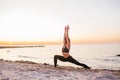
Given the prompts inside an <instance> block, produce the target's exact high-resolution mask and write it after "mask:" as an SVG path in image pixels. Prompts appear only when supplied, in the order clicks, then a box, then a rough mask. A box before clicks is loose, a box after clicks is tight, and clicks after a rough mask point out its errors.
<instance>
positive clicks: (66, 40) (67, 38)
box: [64, 25, 70, 48]
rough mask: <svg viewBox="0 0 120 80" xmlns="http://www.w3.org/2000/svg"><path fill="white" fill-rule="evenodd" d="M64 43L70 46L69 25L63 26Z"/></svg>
mask: <svg viewBox="0 0 120 80" xmlns="http://www.w3.org/2000/svg"><path fill="white" fill-rule="evenodd" d="M64 44H65V45H66V46H67V47H68V48H70V38H69V25H67V26H65V31H64Z"/></svg>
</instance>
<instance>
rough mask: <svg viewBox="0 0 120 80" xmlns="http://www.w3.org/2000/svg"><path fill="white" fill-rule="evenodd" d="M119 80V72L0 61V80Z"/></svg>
mask: <svg viewBox="0 0 120 80" xmlns="http://www.w3.org/2000/svg"><path fill="white" fill-rule="evenodd" d="M63 79H66V80H81V79H82V80H120V70H106V69H91V70H85V69H83V68H75V67H71V66H58V67H56V68H55V67H54V66H53V65H50V64H46V63H44V64H41V63H34V62H30V61H8V60H3V59H0V80H63Z"/></svg>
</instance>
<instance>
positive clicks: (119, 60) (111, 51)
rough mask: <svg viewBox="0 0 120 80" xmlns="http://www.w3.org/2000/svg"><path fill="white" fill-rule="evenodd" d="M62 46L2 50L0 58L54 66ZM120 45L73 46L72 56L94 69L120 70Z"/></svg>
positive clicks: (69, 64)
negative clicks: (54, 59) (118, 55)
mask: <svg viewBox="0 0 120 80" xmlns="http://www.w3.org/2000/svg"><path fill="white" fill-rule="evenodd" d="M61 48H62V45H45V47H31V48H4V49H0V58H3V59H6V60H13V61H15V60H27V61H28V60H29V61H33V62H37V63H49V64H52V65H53V57H54V55H55V54H60V55H62V54H61ZM117 54H120V44H89V45H88V44H77V45H75V44H74V45H72V46H71V50H70V55H71V56H73V57H74V58H75V59H76V60H78V61H79V62H81V63H85V64H87V65H89V66H90V67H92V68H97V69H98V68H99V69H110V70H120V57H117V56H116V55H117ZM58 65H64V66H73V67H79V66H77V65H74V64H72V63H69V62H61V61H58Z"/></svg>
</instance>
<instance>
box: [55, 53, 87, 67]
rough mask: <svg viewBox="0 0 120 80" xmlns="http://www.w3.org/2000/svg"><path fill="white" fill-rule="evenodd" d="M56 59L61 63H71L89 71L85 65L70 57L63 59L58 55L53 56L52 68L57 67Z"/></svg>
mask: <svg viewBox="0 0 120 80" xmlns="http://www.w3.org/2000/svg"><path fill="white" fill-rule="evenodd" d="M57 59H59V60H60V61H63V62H71V63H74V64H76V65H79V66H83V67H84V68H86V69H89V67H88V66H87V65H85V64H83V63H79V62H78V61H76V60H75V59H74V58H73V57H72V56H69V57H67V58H65V57H63V56H60V55H55V56H54V66H55V67H56V66H57Z"/></svg>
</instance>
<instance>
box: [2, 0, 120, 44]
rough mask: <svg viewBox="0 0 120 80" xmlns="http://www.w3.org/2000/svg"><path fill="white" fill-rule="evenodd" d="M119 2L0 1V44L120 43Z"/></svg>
mask: <svg viewBox="0 0 120 80" xmlns="http://www.w3.org/2000/svg"><path fill="white" fill-rule="evenodd" d="M119 21H120V1H119V0H92V1H91V0H90V1H89V0H87V1H83V0H69V1H67V0H57V1H56V0H50V1H49V0H1V1H0V44H2V45H4V44H7V45H8V44H59V43H62V40H63V34H64V26H65V25H67V24H69V25H70V35H69V36H70V38H71V41H72V43H102V42H103V43H107V42H110V43H111V42H112V43H114V42H115V43H120V22H119Z"/></svg>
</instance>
